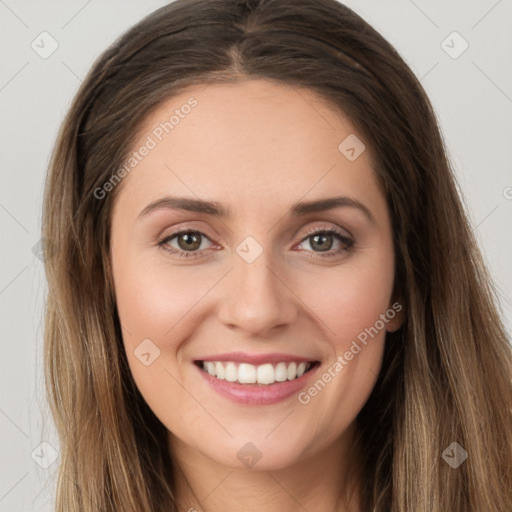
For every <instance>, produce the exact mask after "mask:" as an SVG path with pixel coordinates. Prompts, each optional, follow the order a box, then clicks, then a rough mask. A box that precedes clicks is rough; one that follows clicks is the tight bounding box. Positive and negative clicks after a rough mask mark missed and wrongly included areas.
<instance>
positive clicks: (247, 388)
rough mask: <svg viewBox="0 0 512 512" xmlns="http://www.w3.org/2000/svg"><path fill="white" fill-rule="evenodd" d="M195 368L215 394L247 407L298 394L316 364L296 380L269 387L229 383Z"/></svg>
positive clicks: (315, 368) (274, 401) (314, 369)
mask: <svg viewBox="0 0 512 512" xmlns="http://www.w3.org/2000/svg"><path fill="white" fill-rule="evenodd" d="M194 366H196V365H194ZM196 368H197V371H198V372H200V373H201V375H202V376H203V378H204V379H206V382H208V384H209V385H210V386H211V387H212V388H213V389H214V390H215V391H217V393H219V394H221V395H223V396H225V397H227V398H230V399H231V400H233V401H234V402H237V403H240V404H248V405H270V404H275V403H277V402H281V401H282V400H286V399H287V398H289V397H290V396H292V395H294V394H296V393H298V392H299V391H300V390H301V389H302V388H303V387H304V386H305V385H306V383H307V381H308V380H309V378H310V376H311V375H312V374H313V373H314V372H315V371H316V370H317V368H318V364H316V365H315V366H313V368H311V369H310V370H309V371H308V372H306V373H305V374H304V375H302V376H300V377H299V378H298V379H294V380H287V381H284V382H275V383H274V384H269V385H258V384H239V383H238V382H229V381H227V380H221V379H217V378H216V377H212V376H211V375H210V374H209V373H208V372H205V371H204V370H201V368H199V367H198V366H196Z"/></svg>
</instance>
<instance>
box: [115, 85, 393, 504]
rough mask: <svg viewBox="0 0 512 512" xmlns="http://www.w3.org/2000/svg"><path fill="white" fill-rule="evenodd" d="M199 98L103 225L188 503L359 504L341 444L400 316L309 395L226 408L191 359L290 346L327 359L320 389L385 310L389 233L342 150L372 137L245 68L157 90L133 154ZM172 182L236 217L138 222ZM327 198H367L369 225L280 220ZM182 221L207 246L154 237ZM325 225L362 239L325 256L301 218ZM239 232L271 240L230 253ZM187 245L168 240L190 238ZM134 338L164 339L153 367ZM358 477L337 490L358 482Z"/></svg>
mask: <svg viewBox="0 0 512 512" xmlns="http://www.w3.org/2000/svg"><path fill="white" fill-rule="evenodd" d="M191 96H193V97H194V98H196V99H197V101H198V104H197V106H196V107H195V108H194V109H192V111H191V112H190V114H188V115H187V116H185V117H184V118H183V119H180V123H179V125H177V126H175V128H174V129H173V131H172V133H170V134H168V135H166V136H165V137H164V138H163V140H162V141H161V142H159V143H158V145H157V146H156V147H155V148H154V149H152V150H151V151H150V152H149V154H148V155H147V156H145V157H144V158H143V159H142V161H141V162H140V163H138V165H137V166H136V167H135V168H134V170H133V171H132V172H131V173H130V174H129V175H128V176H126V177H125V178H124V179H123V182H122V183H121V185H120V190H118V191H117V193H118V195H117V197H116V201H115V204H114V209H113V212H112V232H111V242H112V244H111V257H112V266H113V276H114V286H115V294H116V298H117V306H118V312H119V316H120V320H121V324H122V326H123V338H124V344H125V348H126V353H127V357H128V361H129V364H130V369H131V372H132V375H133V378H134V379H135V382H136V384H137V386H138V388H139V390H140V392H141V394H142V396H143V397H144V399H145V400H146V401H147V403H148V405H149V406H150V407H151V409H152V410H153V411H154V413H155V414H156V415H157V417H158V418H159V419H160V420H161V421H162V423H163V424H164V425H165V426H166V427H167V429H168V430H169V447H170V450H171V453H172V456H173V460H174V462H175V464H176V467H177V468H178V476H177V481H176V485H177V495H178V498H179V501H180V504H181V507H182V508H183V510H189V509H191V508H192V509H194V508H195V509H197V510H205V511H214V510H233V505H234V503H236V504H237V505H236V506H237V507H238V508H237V509H238V510H244V511H253V510H254V511H255V510H266V511H274V510H275V511H278V510H279V511H280V512H286V511H295V510H297V507H298V506H299V505H300V506H302V507H304V508H305V509H306V510H317V511H333V510H337V511H345V510H351V511H352V512H354V511H357V510H361V508H360V505H359V501H358V500H357V498H356V497H354V498H353V499H352V501H351V502H350V505H344V504H343V503H337V499H338V498H339V495H340V492H341V491H342V490H343V486H341V484H340V482H341V478H342V477H343V476H344V475H345V473H346V470H347V468H348V467H349V466H351V467H353V468H354V470H355V471H356V473H357V471H358V470H359V469H360V468H359V466H358V460H359V457H358V455H357V453H355V454H350V456H349V453H348V449H349V448H350V447H351V446H352V445H353V440H354V435H355V433H356V430H355V428H356V427H355V418H356V416H357V414H358V412H359V411H360V410H361V408H362V407H363V405H364V404H365V402H366V400H367V399H368V397H369V395H370V393H371V391H372V389H373V387H374V384H375V381H376V379H377V375H378V373H379V371H380V368H381V363H382V355H383V349H384V341H385V332H386V330H388V331H392V330H395V329H397V328H398V327H399V326H400V323H401V321H402V319H401V315H400V314H398V315H396V316H395V318H394V319H393V320H390V321H389V322H388V323H387V324H386V327H385V328H384V329H381V330H380V331H379V333H378V335H376V336H375V337H373V338H370V339H369V342H368V344H367V345H366V346H364V348H363V349H362V350H361V351H360V352H359V353H358V354H357V355H355V356H354V357H353V359H352V360H351V361H349V362H348V364H347V365H346V366H345V367H344V368H343V370H342V371H340V372H339V373H338V374H337V376H336V377H335V378H333V379H332V381H331V382H330V383H329V384H328V385H326V386H325V388H324V389H323V390H322V391H321V392H320V393H318V394H317V396H315V397H314V398H312V399H311V401H310V402H309V403H308V404H301V403H299V402H298V400H297V395H296V394H295V395H292V396H291V397H289V398H287V399H285V400H283V401H280V402H278V403H276V404H272V405H247V404H239V403H235V402H233V401H231V400H230V399H228V398H226V397H224V396H221V395H219V394H218V393H217V392H216V391H214V390H213V389H212V388H211V387H210V386H209V385H208V384H207V382H206V381H205V379H203V378H202V376H201V375H200V374H199V373H198V369H197V367H195V365H194V364H193V361H194V360H196V359H198V358H200V357H201V356H207V355H214V354H219V353H223V352H233V351H243V352H246V353H251V354H261V353H269V352H284V353H289V354H294V355H300V356H304V357H307V358H309V359H313V360H318V361H320V366H319V367H318V368H317V369H316V370H315V378H314V379H313V381H312V382H311V384H312V383H314V381H315V380H317V379H318V378H321V375H322V374H323V373H325V372H326V371H327V369H328V368H329V367H330V366H332V364H333V363H334V361H335V360H336V357H337V356H338V355H340V354H344V353H345V352H346V351H347V350H349V348H350V346H351V343H352V341H353V340H355V339H356V338H357V336H358V335H359V334H360V333H361V332H363V331H364V329H365V328H368V327H370V326H373V325H374V324H375V322H376V321H377V320H378V319H379V315H381V314H383V313H385V312H386V310H388V309H389V308H391V305H392V304H393V302H394V301H393V297H392V291H393V281H394V252H393V244H392V228H391V222H390V216H389V211H388V207H387V204H386V200H385V197H384V195H383V193H382V190H381V188H380V186H379V183H378V181H377V178H376V175H375V173H374V171H373V169H372V159H371V155H370V149H369V147H368V145H367V146H366V150H365V151H364V152H363V153H362V154H361V155H360V156H359V157H358V158H357V159H356V160H355V161H349V160H348V159H347V158H346V157H345V156H344V155H343V154H342V153H341V152H340V151H339V150H338V145H339V144H340V142H341V141H343V140H344V139H345V138H346V137H347V136H348V135H350V134H356V135H357V137H358V138H359V139H360V140H364V138H363V136H362V135H360V134H358V133H357V131H356V130H355V129H354V127H353V126H352V125H351V124H350V122H349V121H348V119H346V117H344V116H343V115H341V114H340V113H339V112H337V111H335V110H333V108H332V107H329V106H328V105H327V104H325V103H324V102H323V101H322V100H321V98H319V97H318V96H316V95H315V94H314V93H313V92H311V91H309V90H305V89H300V88H291V87H288V86H287V85H282V84H276V83H274V82H271V81H267V80H259V79H258V80H254V79H252V80H245V81H240V82H237V83H233V84H214V85H209V86H207V87H204V86H202V87H194V88H190V89H188V90H187V91H186V92H182V93H181V94H180V95H178V96H175V97H173V98H171V99H169V100H167V101H165V102H164V103H162V104H161V105H160V106H159V107H158V109H157V110H155V111H154V112H153V113H152V114H151V115H150V117H149V118H148V119H147V122H146V123H145V124H144V126H143V128H142V130H141V132H140V137H139V140H138V141H137V143H136V144H135V145H134V150H135V149H136V148H138V147H140V144H141V142H143V141H144V140H145V139H146V138H147V136H148V135H151V130H153V129H154V127H155V126H157V125H158V124H159V123H160V122H162V121H163V120H166V119H169V116H170V115H171V114H172V111H174V110H175V109H176V108H180V106H181V105H183V104H184V103H186V102H187V100H188V99H189V98H190V97H191ZM170 194H173V195H177V196H185V197H190V198H193V199H198V198H199V199H203V200H211V201H217V202H219V203H221V204H222V205H223V206H225V207H229V209H230V213H231V214H230V216H229V217H226V218H222V219H221V218H219V217H215V216H213V215H208V214H205V213H194V212H187V211H178V210H173V209H163V210H159V211H154V212H152V213H151V214H148V215H146V216H143V217H142V218H138V216H139V214H140V212H142V210H144V208H145V207H146V206H147V205H148V204H149V203H151V202H152V201H154V200H156V199H159V198H161V197H163V196H165V195H170ZM335 195H343V196H349V197H351V198H353V199H356V200H357V201H359V202H361V203H362V204H364V205H365V206H366V207H367V208H368V210H369V211H370V212H371V214H372V216H373V218H374V221H373V222H372V221H371V220H370V219H369V218H368V217H367V216H366V215H365V214H364V213H363V212H362V211H361V210H359V209H357V208H352V207H340V208H334V209H331V210H326V211H322V212H317V213H311V214H308V215H306V216H303V217H295V218H294V217H292V216H291V215H289V209H290V207H291V206H292V205H293V204H294V203H296V202H298V201H310V200H315V199H321V198H327V197H332V196H335ZM183 227H187V228H189V229H193V230H198V231H201V233H204V235H205V237H204V238H202V241H201V246H200V250H202V251H203V254H202V255H200V256H199V257H187V258H185V257H181V258H180V257H179V256H177V255H173V254H169V253H168V252H166V250H165V249H164V248H163V247H162V246H158V241H159V240H160V239H162V238H163V237H164V236H166V235H172V233H173V232H176V231H177V230H178V229H181V228H183ZM332 227H336V228H338V229H339V230H340V232H341V233H343V234H344V235H347V234H349V235H351V236H352V237H353V239H354V240H355V242H354V245H353V246H352V247H351V248H350V249H346V250H344V251H343V252H342V253H341V254H338V255H335V256H333V257H330V258H327V257H322V255H323V254H325V252H322V251H321V249H318V246H316V245H315V244H314V241H313V240H312V236H313V235H309V234H308V229H310V228H318V230H321V229H329V228H332ZM248 236H251V237H253V238H254V239H255V240H256V241H257V243H258V244H259V246H260V247H261V248H262V250H263V252H262V253H261V254H260V255H259V256H258V257H257V258H256V260H255V261H254V262H252V263H251V264H249V263H247V261H246V260H244V259H243V258H242V257H240V255H239V254H238V253H237V252H236V249H237V247H238V246H239V245H240V243H241V242H242V241H243V240H244V239H245V238H246V237H248ZM327 236H328V237H329V235H327ZM179 241H180V237H175V238H174V239H173V240H172V241H169V242H168V244H167V247H169V246H170V247H171V250H172V249H175V250H177V249H181V250H184V249H183V247H186V244H184V243H183V237H181V242H182V243H181V245H179ZM331 241H332V246H331V248H329V243H331ZM325 246H326V247H327V248H329V251H328V252H330V253H334V252H335V251H336V250H337V249H339V248H343V247H344V245H343V243H341V242H339V241H337V239H336V238H328V239H327V241H326V243H325ZM196 252H197V250H196ZM144 339H150V340H151V341H152V343H154V345H155V346H157V347H158V348H159V350H160V354H159V356H158V357H157V358H156V359H155V360H154V361H153V362H152V363H151V364H150V365H149V366H145V365H144V364H142V363H141V361H140V360H139V359H138V358H137V357H136V356H135V354H134V350H136V348H137V346H138V345H139V344H140V343H141V342H142V340H144ZM248 442H251V443H252V444H253V445H254V446H256V447H257V449H258V450H259V452H260V453H261V459H260V460H259V461H258V462H257V463H256V464H255V465H254V466H252V467H251V468H248V467H246V466H245V465H244V463H243V462H242V461H241V460H240V459H239V458H238V457H237V452H238V451H239V450H240V449H241V448H242V447H243V446H244V445H245V444H246V443H248ZM357 474H358V477H359V478H360V477H362V475H361V474H360V473H357ZM360 481H361V480H360V479H359V480H356V482H355V483H354V484H353V485H351V486H350V488H347V489H346V490H347V491H348V490H354V491H357V490H358V488H359V487H358V482H360ZM356 494H357V493H356ZM354 496H356V495H354ZM299 508H300V507H299Z"/></svg>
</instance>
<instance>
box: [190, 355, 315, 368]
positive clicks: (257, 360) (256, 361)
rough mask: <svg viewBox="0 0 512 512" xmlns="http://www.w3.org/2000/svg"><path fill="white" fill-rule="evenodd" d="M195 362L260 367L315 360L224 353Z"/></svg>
mask: <svg viewBox="0 0 512 512" xmlns="http://www.w3.org/2000/svg"><path fill="white" fill-rule="evenodd" d="M196 361H233V362H237V363H248V364H253V365H261V364H265V363H280V362H284V363H288V362H290V363H291V362H296V363H302V362H304V363H309V362H315V361H316V359H314V358H311V357H309V358H308V357H302V356H297V355H294V354H282V353H276V352H273V353H271V354H270V353H269V354H248V353H245V352H226V353H223V354H214V355H211V356H205V357H200V358H198V359H196Z"/></svg>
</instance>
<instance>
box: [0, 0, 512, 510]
mask: <svg viewBox="0 0 512 512" xmlns="http://www.w3.org/2000/svg"><path fill="white" fill-rule="evenodd" d="M165 3H167V2H164V1H156V0H152V1H145V2H143V1H141V0H139V1H134V0H102V1H99V0H89V1H87V0H72V1H71V0H66V1H64V0H60V1H51V2H50V1H41V0H39V1H35V0H32V1H29V0H0V49H1V51H0V120H1V123H0V162H1V187H0V226H1V234H0V236H1V239H0V247H1V253H0V257H1V261H0V311H1V314H2V317H1V318H2V321H1V324H0V329H1V347H0V446H1V452H0V460H1V464H0V511H3V512H11V511H12V512H14V511H24V512H26V511H28V510H33V511H51V510H53V507H52V493H53V485H54V479H55V470H56V468H57V465H58V461H59V460H58V459H57V460H56V461H55V462H54V463H53V464H52V465H50V466H49V468H47V469H44V468H42V467H40V465H38V464H37V463H36V461H39V462H42V463H44V462H46V463H49V462H51V455H52V448H51V446H53V448H54V449H55V453H56V454H57V455H58V443H57V441H56V438H55V434H54V431H53V427H52V422H51V419H50V416H49V414H48V411H47V408H46V406H45V404H44V392H43V381H42V372H41V370H42V351H41V349H42V318H43V308H44V301H43V298H44V291H45V282H44V275H43V272H42V263H41V261H40V260H39V258H38V257H37V256H36V255H35V254H34V252H33V247H34V246H35V245H37V243H38V241H39V239H40V221H41V199H42V192H43V182H44V176H45V172H46V168H47V165H48V159H49V155H50V152H51V149H52V146H53V143H54V139H55V136H56V133H57V129H58V126H59V123H60V122H61V120H62V118H63V116H64V113H65V112H66V109H67V108H68V106H69V104H70V100H71V98H72V96H73V95H74V93H75V92H76V90H77V87H78V85H79V84H80V82H81V80H82V79H83V77H84V76H85V74H86V72H87V70H88V69H89V67H90V66H91V64H92V63H93V61H94V59H95V58H96V57H97V56H98V55H99V53H100V52H101V51H103V50H104V49H105V48H106V47H107V45H109V44H110V43H111V42H113V41H114V39H115V38H117V36H118V35H120V34H121V33H122V32H123V31H124V30H126V29H127V28H128V27H130V26H131V25H133V24H134V23H136V22H137V21H139V20H140V19H141V18H142V17H143V16H144V15H146V14H148V13H150V12H151V11H153V10H154V9H156V8H158V7H160V6H162V5H164V4H165ZM347 4H348V5H349V6H350V7H352V8H353V9H354V10H355V11H356V12H358V13H359V14H360V15H362V16H363V18H365V19H366V20H367V21H368V22H370V23H371V24H372V25H373V26H374V27H375V28H376V29H377V30H379V31H380V32H381V33H382V35H383V36H384V37H386V38H387V39H388V40H389V41H390V42H391V43H392V44H393V45H395V47H396V48H397V49H398V51H399V52H400V53H401V54H402V56H403V57H404V58H405V60H406V61H407V62H408V64H409V65H410V66H411V67H412V69H413V70H414V72H415V73H416V74H417V76H418V77H419V78H421V81H422V84H423V86H424V88H425V89H426V91H427V94H428V95H429V97H430V98H431V101H432V103H433V105H434V107H435V109H436V112H437V114H438V118H439V123H440V126H441V129H442V133H443V135H444V137H445V140H446V144H447V146H448V149H449V153H450V157H451V159H452V162H453V164H454V167H455V170H456V173H457V177H458V180H459V183H460V186H461V191H462V193H463V195H464V197H465V200H466V204H467V208H468V212H469V215H470V218H471V221H472V224H473V226H474V230H475V232H476V235H477V238H478V240H479V242H480V245H481V247H482V250H483V251H484V255H485V258H486V260H487V262H488V265H489V268H490V271H491V274H492V276H493V278H494V280H495V284H496V287H497V289H498V292H499V294H500V301H501V308H502V315H503V319H504V321H505V322H506V323H507V326H508V328H509V332H510V326H511V325H512V322H511V320H512V305H511V304H512V300H511V296H512V294H511V291H512V268H511V261H512V257H511V256H512V240H511V237H510V224H511V220H512V171H511V169H512V0H499V1H498V0H473V1H469V0H457V1H454V0H450V1H447V0H443V1H432V0H431V1H427V0H414V1H413V0H386V1H383V0H371V1H370V0H365V1H364V2H363V1H356V0H351V1H349V2H347ZM43 31H46V32H48V33H49V34H51V36H52V37H53V38H54V39H55V40H56V41H57V43H58V48H57V50H56V51H55V52H54V53H53V54H52V55H50V56H49V57H48V58H46V59H43V58H41V57H40V56H39V55H38V53H36V51H34V50H33V49H32V47H31V44H32V42H33V41H35V42H36V43H37V42H38V41H40V38H39V35H40V34H41V32H43ZM454 31H457V32H458V33H459V34H460V35H461V36H462V38H463V39H464V40H465V41H467V43H468V44H469V47H468V49H467V50H466V51H465V52H464V53H463V54H462V55H460V56H459V57H458V58H456V59H454V58H452V57H451V56H450V55H448V53H446V51H445V50H444V49H443V46H442V42H443V41H445V40H446V42H445V43H444V45H445V48H446V45H449V46H451V47H453V48H451V50H450V49H449V48H447V49H448V50H449V51H451V52H452V54H453V53H454V52H457V51H458V50H460V49H461V48H463V47H462V46H461V44H464V43H463V41H462V40H461V39H460V38H458V37H457V36H455V37H454V36H450V37H449V38H448V39H446V38H447V37H448V36H449V35H450V34H452V32H454ZM39 44H40V46H42V43H39ZM45 48H47V49H48V48H49V40H47V44H45ZM439 250H442V247H440V248H439ZM41 442H47V443H50V445H51V446H50V445H46V444H45V445H43V446H42V447H41V446H39V445H40V443H41ZM34 450H35V452H34ZM31 454H33V457H32V456H31ZM43 465H44V464H43Z"/></svg>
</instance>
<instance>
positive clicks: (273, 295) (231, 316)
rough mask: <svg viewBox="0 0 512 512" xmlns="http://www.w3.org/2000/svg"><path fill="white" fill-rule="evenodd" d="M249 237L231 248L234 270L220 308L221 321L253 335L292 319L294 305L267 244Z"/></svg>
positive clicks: (267, 238) (272, 252)
mask: <svg viewBox="0 0 512 512" xmlns="http://www.w3.org/2000/svg"><path fill="white" fill-rule="evenodd" d="M269 239H270V237H265V241H264V240H263V237H260V240H261V243H260V242H259V241H257V240H256V239H255V238H254V237H252V236H248V237H246V238H245V239H244V240H242V242H240V243H239V244H238V246H237V247H236V248H235V251H233V270H232V272H231V273H230V274H231V276H230V279H229V286H228V289H227V293H226V295H225V296H224V300H223V305H222V307H221V319H222V321H223V322H224V323H226V324H229V325H231V326H236V327H238V328H239V329H241V330H245V331H247V332H250V333H252V334H256V333H259V334H262V333H263V332H266V331H268V330H270V329H272V328H273V327H275V326H277V325H283V324H286V323H289V322H292V321H293V319H294V314H295V313H294V311H295V308H294V305H293V301H292V300H291V299H290V296H293V294H290V291H289V290H288V288H287V287H286V286H285V284H284V283H283V281H285V276H281V275H279V274H280V271H279V270H278V269H279V268H280V265H278V263H277V262H276V260H275V259H274V258H273V254H274V251H273V250H272V248H271V247H270V246H269V245H268V244H269Z"/></svg>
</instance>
